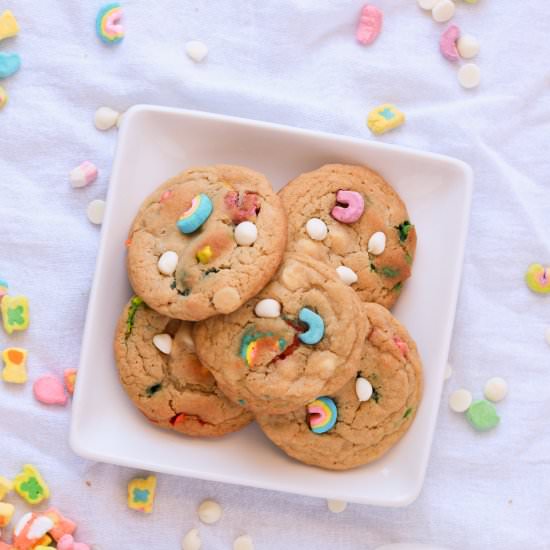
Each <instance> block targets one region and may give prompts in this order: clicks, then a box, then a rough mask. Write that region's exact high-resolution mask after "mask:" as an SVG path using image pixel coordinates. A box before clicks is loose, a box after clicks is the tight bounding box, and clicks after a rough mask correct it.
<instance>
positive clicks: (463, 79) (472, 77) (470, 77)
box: [458, 63, 481, 89]
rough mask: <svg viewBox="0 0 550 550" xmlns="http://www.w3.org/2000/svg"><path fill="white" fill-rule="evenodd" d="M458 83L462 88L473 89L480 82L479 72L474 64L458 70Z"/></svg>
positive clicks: (467, 64) (463, 66) (468, 64)
mask: <svg viewBox="0 0 550 550" xmlns="http://www.w3.org/2000/svg"><path fill="white" fill-rule="evenodd" d="M458 81H459V82H460V85H461V86H462V87H463V88H467V89H470V88H475V87H476V86H479V83H480V81H481V70H480V69H479V67H478V66H477V65H476V64H475V63H466V65H462V67H460V69H459V70H458Z"/></svg>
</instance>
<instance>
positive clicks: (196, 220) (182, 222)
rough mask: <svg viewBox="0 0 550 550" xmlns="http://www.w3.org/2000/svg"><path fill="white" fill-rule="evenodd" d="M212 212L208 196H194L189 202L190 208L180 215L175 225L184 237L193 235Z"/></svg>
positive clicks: (202, 194)
mask: <svg viewBox="0 0 550 550" xmlns="http://www.w3.org/2000/svg"><path fill="white" fill-rule="evenodd" d="M212 210H213V206H212V201H211V200H210V197H209V196H208V195H205V194H204V193H201V194H200V195H196V196H194V197H193V200H192V201H191V207H190V208H189V209H188V210H186V211H185V212H184V213H183V214H182V215H181V217H180V219H179V220H178V222H177V224H176V225H177V226H178V229H179V230H180V231H181V232H182V233H183V234H184V235H187V234H189V233H194V232H195V231H196V230H197V229H199V227H201V225H203V224H204V223H205V222H206V220H207V219H208V218H209V217H210V214H212Z"/></svg>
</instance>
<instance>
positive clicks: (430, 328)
mask: <svg viewBox="0 0 550 550" xmlns="http://www.w3.org/2000/svg"><path fill="white" fill-rule="evenodd" d="M333 162H340V163H349V164H366V165H368V166H371V167H372V168H374V169H375V170H377V171H378V172H380V173H381V174H382V176H384V177H385V178H386V179H387V180H388V181H389V182H390V183H391V184H392V185H393V186H394V187H395V188H396V189H397V191H398V192H399V193H400V194H401V196H402V197H403V199H404V201H405V202H406V204H407V207H408V209H409V213H410V217H411V220H412V221H413V223H414V224H415V225H416V227H417V231H418V249H417V255H416V259H415V264H414V270H413V271H414V274H413V276H412V277H411V279H410V280H409V281H408V282H407V284H406V285H405V288H404V290H403V293H402V296H401V298H400V300H399V302H398V304H397V307H396V308H395V310H394V313H395V315H396V316H397V317H398V318H399V319H400V320H401V321H402V322H404V323H405V325H406V326H407V328H408V329H409V331H410V332H411V334H412V336H413V338H414V339H415V340H416V341H417V343H418V347H419V349H420V353H421V356H422V359H423V362H424V373H425V391H424V398H423V401H422V404H421V406H420V408H419V411H418V415H417V417H416V420H415V422H414V424H413V426H412V427H411V429H410V430H409V432H408V433H407V434H406V436H405V437H404V438H403V439H402V441H400V442H399V443H398V445H397V446H396V447H394V448H393V449H392V450H391V451H390V452H389V453H388V454H386V455H385V456H384V457H383V458H382V459H381V460H379V461H377V462H375V463H373V464H370V465H368V466H365V467H362V468H358V469H355V470H351V471H347V472H329V471H324V470H320V469H317V468H313V467H310V466H305V465H302V464H299V463H298V462H295V461H294V460H292V459H290V458H288V457H287V456H286V455H284V454H283V453H282V452H281V451H279V450H278V449H277V448H276V447H274V446H273V445H272V444H271V443H270V442H269V441H268V439H267V438H265V437H264V436H263V435H262V433H261V431H260V430H259V428H258V427H257V426H255V425H252V426H249V427H247V428H246V429H244V430H243V431H241V432H238V433H236V434H232V435H229V436H226V437H223V438H220V439H215V440H200V439H192V438H187V437H183V436H181V435H178V434H175V433H170V432H168V431H164V430H161V429H158V428H155V427H154V426H152V425H151V424H149V423H148V422H147V421H146V420H145V418H144V417H143V415H141V414H140V413H139V412H138V411H137V410H136V409H135V408H134V407H133V406H132V404H131V403H130V401H129V399H128V398H127V397H126V395H125V393H124V391H123V389H122V387H121V385H120V384H119V381H118V376H117V371H116V368H115V364H114V359H113V351H112V341H113V334H114V330H115V325H116V321H117V318H118V316H119V314H120V312H121V311H122V308H123V307H124V304H125V303H126V301H127V300H128V298H129V296H130V295H131V290H130V287H129V284H128V278H127V275H126V268H125V246H124V242H125V240H126V236H127V231H128V228H129V227H130V224H131V222H132V219H133V217H134V215H135V214H136V212H137V210H138V207H139V205H140V203H141V202H142V200H143V199H144V198H145V197H146V196H147V195H148V194H149V193H150V192H151V191H153V189H155V188H156V187H157V186H158V185H160V184H161V183H162V182H163V181H165V180H166V179H168V178H169V177H171V176H173V175H174V174H177V173H178V172H180V171H182V170H184V169H186V168H188V167H191V166H196V165H208V164H217V163H229V164H242V165H244V166H249V167H251V168H254V169H256V170H259V171H260V172H263V173H265V174H266V175H267V177H268V178H269V179H270V180H271V182H272V184H273V185H274V187H275V189H279V188H280V187H282V186H283V185H284V184H285V183H286V182H287V181H289V180H290V179H292V178H293V177H295V176H297V175H298V174H301V173H302V172H306V171H309V170H313V169H315V168H317V167H319V166H321V165H323V164H326V163H333ZM471 192H472V173H471V170H470V168H469V167H468V166H467V165H466V164H464V163H463V162H460V161H457V160H454V159H451V158H447V157H443V156H439V155H433V154H429V153H421V152H417V151H412V150H408V149H403V148H399V147H395V146H389V145H384V144H380V143H376V142H373V141H364V140H359V139H352V138H348V137H342V136H335V135H330V134H324V133H319V132H310V131H306V130H300V129H296V128H290V127H285V126H279V125H275V124H268V123H264V122H256V121H253V120H245V119H238V118H232V117H226V116H221V115H214V114H208V113H200V112H193V111H184V110H178V109H167V108H161V107H151V106H136V107H133V108H132V109H130V110H129V111H128V112H127V114H126V116H125V119H124V123H123V124H122V127H121V129H120V134H119V139H118V147H117V152H116V159H115V162H114V166H113V172H112V176H111V183H110V188H109V194H108V197H107V208H106V212H105V217H104V221H103V228H102V237H101V245H100V249H99V255H98V259H97V267H96V273H95V278H94V283H93V287H92V292H91V295H90V302H89V306H88V313H87V318H86V328H85V331H84V339H83V343H82V354H81V360H80V370H79V373H78V384H77V390H76V394H75V398H74V403H73V413H72V425H71V445H72V448H73V449H74V451H75V452H76V453H78V454H79V455H82V456H84V457H87V458H90V459H93V460H98V461H102V462H111V463H114V464H121V465H124V466H131V467H135V468H143V469H148V470H154V471H159V472H167V473H170V474H175V475H182V476H190V477H198V478H203V479H210V480H215V481H223V482H227V483H236V484H241V485H249V486H253V487H261V488H266V489H273V490H277V491H288V492H294V493H300V494H305V495H311V496H317V497H324V498H337V499H343V500H347V501H351V502H363V503H368V504H376V505H383V506H404V505H406V504H408V503H410V502H412V501H413V500H414V499H415V498H416V497H417V496H418V494H419V492H420V490H421V487H422V483H423V480H424V475H425V471H426V466H427V462H428V456H429V452H430V447H431V442H432V437H433V432H434V427H435V422H436V418H437V413H438V408H439V401H440V396H441V388H442V384H443V378H444V371H445V366H446V363H447V355H448V351H449V344H450V339H451V332H452V327H453V319H454V313H455V307H456V301H457V296H458V291H459V284H460V273H461V269H462V258H463V252H464V244H465V238H466V231H467V224H468V215H469V208H470V198H471Z"/></svg>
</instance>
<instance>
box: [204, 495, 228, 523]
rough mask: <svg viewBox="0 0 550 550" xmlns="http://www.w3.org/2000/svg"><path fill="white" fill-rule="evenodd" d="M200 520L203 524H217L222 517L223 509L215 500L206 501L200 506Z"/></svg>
mask: <svg viewBox="0 0 550 550" xmlns="http://www.w3.org/2000/svg"><path fill="white" fill-rule="evenodd" d="M198 513H199V519H200V520H201V521H202V522H203V523H207V524H211V523H216V522H217V521H219V520H220V518H221V517H222V513H223V512H222V507H221V506H220V505H219V504H218V503H217V502H216V501H215V500H205V501H203V502H201V504H200V506H199V510H198Z"/></svg>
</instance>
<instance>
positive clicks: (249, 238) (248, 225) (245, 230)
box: [235, 222, 258, 246]
mask: <svg viewBox="0 0 550 550" xmlns="http://www.w3.org/2000/svg"><path fill="white" fill-rule="evenodd" d="M257 238H258V228H257V227H256V224H254V223H252V222H241V223H240V224H239V225H237V227H235V241H236V242H237V244H238V245H239V246H250V245H252V244H254V243H255V242H256V239H257Z"/></svg>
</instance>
